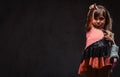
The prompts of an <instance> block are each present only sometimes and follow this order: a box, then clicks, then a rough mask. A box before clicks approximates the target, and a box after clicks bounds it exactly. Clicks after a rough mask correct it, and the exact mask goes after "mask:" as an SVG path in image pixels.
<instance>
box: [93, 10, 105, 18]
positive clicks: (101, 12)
mask: <svg viewBox="0 0 120 77" xmlns="http://www.w3.org/2000/svg"><path fill="white" fill-rule="evenodd" d="M98 16H103V17H105V11H104V10H101V9H98V10H95V11H94V17H98Z"/></svg>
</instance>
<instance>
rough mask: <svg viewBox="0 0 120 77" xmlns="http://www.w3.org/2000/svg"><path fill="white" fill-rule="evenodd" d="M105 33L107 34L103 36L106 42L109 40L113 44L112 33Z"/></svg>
mask: <svg viewBox="0 0 120 77" xmlns="http://www.w3.org/2000/svg"><path fill="white" fill-rule="evenodd" d="M106 32H107V34H105V36H104V37H105V38H106V40H109V41H111V42H113V43H114V33H112V32H111V31H109V30H106Z"/></svg>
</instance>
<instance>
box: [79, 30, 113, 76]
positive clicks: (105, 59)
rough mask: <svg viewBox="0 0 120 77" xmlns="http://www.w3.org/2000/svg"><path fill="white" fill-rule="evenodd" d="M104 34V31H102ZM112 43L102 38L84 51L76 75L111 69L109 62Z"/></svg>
mask: <svg viewBox="0 0 120 77" xmlns="http://www.w3.org/2000/svg"><path fill="white" fill-rule="evenodd" d="M103 32H104V31H103ZM111 46H112V42H110V41H108V40H106V38H104V37H103V38H102V39H100V40H98V41H96V42H94V43H92V44H91V45H89V46H88V47H87V48H86V49H85V50H84V51H83V56H82V60H81V63H80V67H79V70H78V74H79V75H81V74H83V73H85V72H87V71H88V70H89V69H91V68H93V69H102V68H108V69H111V67H112V63H111V60H110V55H111V52H110V50H111Z"/></svg>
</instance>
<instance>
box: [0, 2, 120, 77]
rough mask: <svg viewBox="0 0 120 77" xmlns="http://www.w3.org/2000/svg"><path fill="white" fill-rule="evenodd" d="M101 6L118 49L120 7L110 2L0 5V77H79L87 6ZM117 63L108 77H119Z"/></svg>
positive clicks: (3, 3)
mask: <svg viewBox="0 0 120 77" xmlns="http://www.w3.org/2000/svg"><path fill="white" fill-rule="evenodd" d="M94 2H96V3H97V4H102V5H104V6H105V7H106V8H107V9H108V10H109V11H110V13H111V17H112V18H113V32H114V33H115V40H116V43H117V44H118V45H120V39H119V38H118V37H119V35H120V30H119V29H120V28H119V26H120V9H119V6H120V4H119V3H118V2H115V1H113V0H43V1H40V0H33V1H30V0H19V1H17V0H4V1H0V21H1V22H0V71H1V72H0V77H79V76H78V75H77V71H78V68H79V63H80V60H81V53H82V50H83V48H84V46H85V27H84V25H85V22H86V17H87V12H88V7H89V5H90V4H92V3H94ZM119 71H120V62H118V65H117V66H116V68H115V69H114V70H113V74H112V75H111V77H119V75H120V73H119Z"/></svg>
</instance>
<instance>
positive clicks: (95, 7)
mask: <svg viewBox="0 0 120 77" xmlns="http://www.w3.org/2000/svg"><path fill="white" fill-rule="evenodd" d="M89 9H90V10H91V9H94V10H95V9H97V6H96V3H94V4H92V5H90V6H89Z"/></svg>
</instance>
